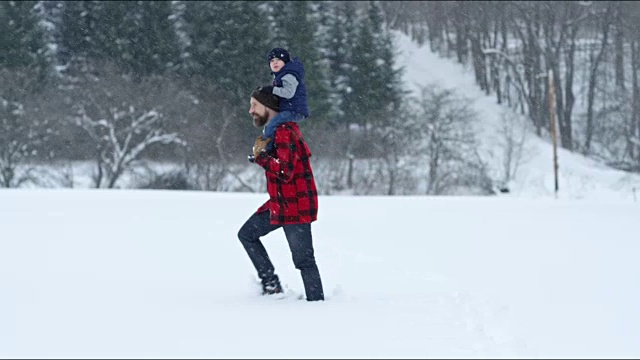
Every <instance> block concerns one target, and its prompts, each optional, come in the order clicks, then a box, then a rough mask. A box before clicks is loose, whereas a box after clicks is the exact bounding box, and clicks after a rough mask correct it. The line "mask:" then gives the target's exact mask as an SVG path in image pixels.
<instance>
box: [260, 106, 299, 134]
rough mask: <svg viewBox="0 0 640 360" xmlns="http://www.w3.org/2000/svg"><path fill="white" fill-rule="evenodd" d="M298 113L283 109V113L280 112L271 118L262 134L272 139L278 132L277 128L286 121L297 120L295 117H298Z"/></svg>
mask: <svg viewBox="0 0 640 360" xmlns="http://www.w3.org/2000/svg"><path fill="white" fill-rule="evenodd" d="M296 115H298V114H296V113H294V112H293V111H283V112H281V113H278V115H276V116H274V117H273V119H271V120H270V121H269V122H268V123H267V125H266V126H265V127H264V131H263V133H262V136H263V137H264V138H265V139H266V138H269V137H270V138H271V140H273V135H274V133H275V132H276V128H277V127H278V126H280V125H282V124H284V123H286V122H289V121H295V120H294V119H295V118H296Z"/></svg>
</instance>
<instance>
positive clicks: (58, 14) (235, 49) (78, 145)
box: [0, 1, 403, 187]
mask: <svg viewBox="0 0 640 360" xmlns="http://www.w3.org/2000/svg"><path fill="white" fill-rule="evenodd" d="M276 46H281V47H286V48H289V49H290V51H291V53H292V56H298V57H300V58H301V59H302V61H303V62H304V65H305V70H306V82H307V88H308V93H309V102H310V112H311V117H310V118H309V119H307V120H306V121H305V122H304V123H303V124H302V126H303V127H304V128H305V133H307V134H309V135H308V137H309V141H310V142H311V143H312V145H313V148H314V150H315V151H314V152H315V153H316V154H322V155H324V156H326V157H342V158H345V157H346V156H347V154H356V155H357V156H360V157H370V156H375V154H372V153H371V152H370V151H369V150H368V147H367V146H366V144H367V143H369V142H371V141H374V140H373V138H371V136H374V135H373V134H375V132H374V131H372V129H375V128H376V127H378V128H379V127H382V126H384V124H385V122H386V121H387V119H388V118H389V117H390V116H391V114H394V112H395V111H397V110H398V109H399V107H400V102H401V101H402V96H403V91H402V89H401V86H400V77H401V70H399V69H396V64H395V59H394V53H395V50H394V48H393V44H392V41H391V37H390V34H389V32H388V30H387V28H386V27H385V24H384V14H383V12H382V7H381V4H380V3H379V2H326V1H300V2H298V1H296V2H289V1H262V2H256V1H207V2H204V1H202V2H200V1H3V2H0V48H2V49H3V50H2V51H1V52H0V100H1V101H2V103H1V104H0V105H1V106H0V111H1V113H0V116H1V117H0V118H1V121H2V122H1V123H0V126H1V127H2V128H1V129H0V152H1V154H2V156H0V180H1V181H0V183H2V186H6V187H13V186H19V185H20V183H22V182H23V181H28V180H29V179H30V178H29V176H18V173H17V172H16V169H17V168H18V167H19V165H20V164H24V163H27V162H34V161H59V160H91V161H95V162H96V171H95V173H94V175H93V178H94V182H95V186H97V187H113V186H114V185H115V184H116V182H117V179H118V178H119V177H120V175H122V173H123V172H124V171H126V169H127V168H128V167H129V166H130V165H131V164H133V163H135V162H136V161H137V160H139V159H141V158H149V159H156V160H170V161H182V162H184V163H185V164H186V165H185V166H186V167H188V168H194V167H203V168H210V165H211V164H223V165H224V164H234V163H242V164H245V163H246V154H247V153H248V152H249V150H250V148H251V146H252V143H253V139H254V138H255V136H256V134H257V133H258V130H257V129H255V128H253V125H252V122H251V119H250V117H249V116H248V113H247V111H248V103H249V98H248V96H249V94H250V92H251V90H253V88H255V87H256V86H258V85H261V84H264V83H268V82H270V81H271V79H272V77H271V75H270V73H269V68H268V65H267V61H266V54H267V52H268V51H269V50H270V49H271V48H273V47H276ZM354 128H357V129H361V130H363V131H360V130H358V133H357V134H355V135H354V134H353V132H354V130H353V129H354ZM363 134H364V135H363ZM345 135H346V136H345ZM367 136H368V138H366V137H367ZM365 139H368V140H366V141H365ZM229 166H230V165H229ZM229 171H231V170H229ZM26 173H28V172H25V171H23V172H22V174H23V175H24V174H26ZM31 180H32V179H31Z"/></svg>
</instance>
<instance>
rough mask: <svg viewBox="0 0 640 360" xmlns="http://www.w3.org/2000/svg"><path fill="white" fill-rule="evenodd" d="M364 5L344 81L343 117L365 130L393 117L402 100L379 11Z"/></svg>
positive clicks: (371, 3)
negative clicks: (347, 90)
mask: <svg viewBox="0 0 640 360" xmlns="http://www.w3.org/2000/svg"><path fill="white" fill-rule="evenodd" d="M368 5H369V6H368V8H367V12H366V17H364V18H363V19H361V21H360V26H359V27H358V34H357V41H356V42H355V45H354V49H353V56H352V59H351V61H352V65H353V68H352V71H351V72H350V76H349V79H348V81H349V88H350V92H349V93H348V94H347V97H346V99H345V100H346V101H347V106H346V109H345V112H346V115H347V117H348V118H349V119H350V121H353V122H355V123H357V124H360V125H362V126H364V127H365V130H367V129H368V126H369V125H372V124H374V123H377V124H382V123H384V122H385V121H386V120H387V119H388V117H389V116H393V112H394V111H395V110H397V109H398V107H399V106H400V101H401V97H402V93H401V88H400V75H401V71H400V70H398V69H394V67H395V63H394V61H393V52H394V51H393V47H392V42H391V39H390V35H389V33H388V31H387V30H386V28H385V26H384V18H383V15H382V9H381V8H380V5H379V4H378V3H377V2H369V4H368Z"/></svg>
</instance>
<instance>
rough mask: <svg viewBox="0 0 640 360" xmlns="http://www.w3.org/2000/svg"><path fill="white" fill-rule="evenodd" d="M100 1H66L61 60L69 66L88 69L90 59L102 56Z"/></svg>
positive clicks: (63, 13) (82, 69) (61, 38)
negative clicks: (100, 43)
mask: <svg viewBox="0 0 640 360" xmlns="http://www.w3.org/2000/svg"><path fill="white" fill-rule="evenodd" d="M101 6H102V5H101V4H100V2H97V1H65V2H64V3H63V10H62V22H61V24H60V50H59V52H58V56H59V61H60V63H61V64H63V65H64V66H66V67H68V68H72V69H74V68H78V70H81V71H86V70H87V67H88V65H89V59H97V58H100V55H101V52H102V51H103V50H102V49H100V47H99V44H97V43H96V38H97V37H98V34H97V32H98V29H97V19H96V17H97V16H99V15H100V8H101Z"/></svg>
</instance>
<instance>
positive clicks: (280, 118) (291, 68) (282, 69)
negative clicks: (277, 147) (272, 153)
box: [263, 48, 309, 151]
mask: <svg viewBox="0 0 640 360" xmlns="http://www.w3.org/2000/svg"><path fill="white" fill-rule="evenodd" d="M267 61H268V62H269V67H270V68H271V73H272V74H273V85H272V86H268V87H267V88H268V90H270V91H271V93H272V94H274V95H276V96H278V98H279V99H280V113H279V114H278V115H277V116H276V117H274V118H273V119H271V121H269V123H268V124H267V125H266V126H265V127H264V133H263V137H264V138H265V139H266V138H269V137H270V138H271V139H273V135H274V133H275V131H276V128H277V127H278V126H280V125H282V124H284V123H286V122H289V121H293V122H300V121H302V120H304V119H305V118H307V117H308V116H309V105H308V104H307V89H306V87H305V85H304V66H303V65H302V62H301V61H300V59H298V58H297V57H295V58H293V59H291V58H290V55H289V52H288V51H287V50H286V49H283V48H274V49H272V50H271V51H269V53H268V54H267ZM274 142H275V141H271V142H269V144H268V146H267V151H269V150H271V147H272V146H273V143H274Z"/></svg>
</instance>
